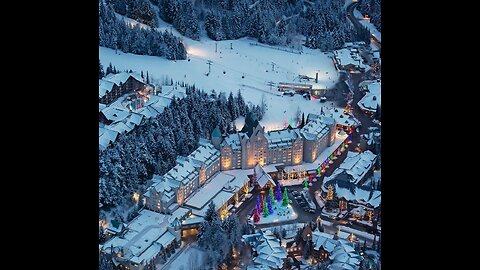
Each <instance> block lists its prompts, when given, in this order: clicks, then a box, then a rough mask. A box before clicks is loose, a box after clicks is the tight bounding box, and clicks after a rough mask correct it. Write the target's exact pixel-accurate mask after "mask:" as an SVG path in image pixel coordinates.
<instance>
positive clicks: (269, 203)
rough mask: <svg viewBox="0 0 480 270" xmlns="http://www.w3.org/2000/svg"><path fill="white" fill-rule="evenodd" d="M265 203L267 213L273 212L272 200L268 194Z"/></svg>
mask: <svg viewBox="0 0 480 270" xmlns="http://www.w3.org/2000/svg"><path fill="white" fill-rule="evenodd" d="M267 205H268V214H269V215H271V214H273V209H272V200H271V197H270V196H268V195H267Z"/></svg>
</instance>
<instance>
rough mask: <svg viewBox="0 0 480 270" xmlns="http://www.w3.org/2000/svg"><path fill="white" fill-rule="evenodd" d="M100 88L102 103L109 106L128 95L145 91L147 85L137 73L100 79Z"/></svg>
mask: <svg viewBox="0 0 480 270" xmlns="http://www.w3.org/2000/svg"><path fill="white" fill-rule="evenodd" d="M98 86H99V95H98V97H99V101H100V103H103V104H106V105H108V104H110V103H112V102H114V101H115V100H117V98H119V97H121V96H122V95H124V94H126V93H129V92H136V91H142V90H144V88H145V86H146V84H145V83H144V82H143V79H142V77H140V76H139V75H138V74H137V73H127V72H121V73H117V74H113V73H111V74H108V75H107V76H105V77H104V78H102V79H99V80H98Z"/></svg>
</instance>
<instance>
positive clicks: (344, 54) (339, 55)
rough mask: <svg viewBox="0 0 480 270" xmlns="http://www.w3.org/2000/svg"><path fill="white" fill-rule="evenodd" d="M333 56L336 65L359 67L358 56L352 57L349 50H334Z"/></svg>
mask: <svg viewBox="0 0 480 270" xmlns="http://www.w3.org/2000/svg"><path fill="white" fill-rule="evenodd" d="M333 54H334V55H335V59H337V61H338V63H339V64H340V65H342V66H346V65H354V66H360V65H361V58H360V57H359V56H358V54H353V55H352V53H351V51H350V49H340V50H336V51H333Z"/></svg>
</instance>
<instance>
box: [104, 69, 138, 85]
mask: <svg viewBox="0 0 480 270" xmlns="http://www.w3.org/2000/svg"><path fill="white" fill-rule="evenodd" d="M130 77H133V78H134V79H135V80H137V81H139V82H143V79H142V77H141V76H140V75H139V74H138V73H136V72H132V73H128V72H120V73H117V74H113V73H110V74H108V75H107V76H105V78H104V80H106V81H109V82H112V83H115V84H117V85H120V83H122V84H124V83H125V82H126V81H127V80H128V79H129V78H130Z"/></svg>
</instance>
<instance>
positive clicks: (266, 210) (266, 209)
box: [262, 197, 271, 217]
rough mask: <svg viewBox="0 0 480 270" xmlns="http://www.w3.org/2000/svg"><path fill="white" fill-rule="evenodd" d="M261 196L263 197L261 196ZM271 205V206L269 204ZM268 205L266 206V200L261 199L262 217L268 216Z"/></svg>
mask: <svg viewBox="0 0 480 270" xmlns="http://www.w3.org/2000/svg"><path fill="white" fill-rule="evenodd" d="M262 198H263V197H262ZM270 207H271V206H270ZM268 212H269V211H268V206H267V200H263V217H267V216H268Z"/></svg>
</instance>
